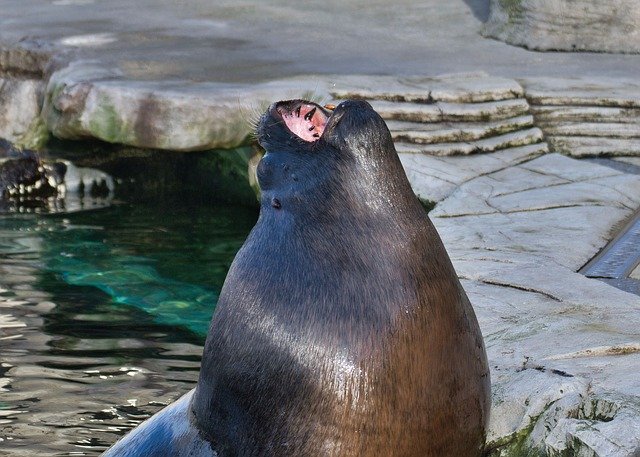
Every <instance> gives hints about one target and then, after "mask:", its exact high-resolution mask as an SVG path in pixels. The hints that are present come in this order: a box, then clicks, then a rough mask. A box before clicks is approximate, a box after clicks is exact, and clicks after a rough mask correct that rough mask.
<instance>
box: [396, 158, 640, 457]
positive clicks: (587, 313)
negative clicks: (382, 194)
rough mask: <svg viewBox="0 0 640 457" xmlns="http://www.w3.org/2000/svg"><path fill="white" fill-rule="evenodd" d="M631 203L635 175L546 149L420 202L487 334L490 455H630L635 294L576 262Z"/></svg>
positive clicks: (639, 442) (637, 427) (634, 418)
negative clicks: (586, 272) (426, 205)
mask: <svg viewBox="0 0 640 457" xmlns="http://www.w3.org/2000/svg"><path fill="white" fill-rule="evenodd" d="M493 155H495V153H494V154H489V155H488V157H491V156H493ZM475 157H479V156H473V158H475ZM471 158H472V157H459V158H457V159H458V160H459V161H461V162H462V161H467V160H470V159H471ZM433 159H436V158H433ZM447 159H448V160H451V159H453V158H447ZM437 160H442V159H441V158H437ZM403 163H404V162H403ZM405 166H407V165H405ZM408 168H409V170H411V169H412V168H413V167H412V166H411V165H410V166H409V167H408ZM433 173H434V174H438V173H437V172H433ZM449 175H450V176H454V173H453V172H450V174H449ZM639 205H640V176H638V175H633V174H628V173H623V172H621V171H619V170H615V169H613V168H609V167H603V166H599V165H596V164H594V163H590V162H583V161H578V160H575V159H571V158H568V157H565V156H562V155H559V154H547V155H543V156H541V157H538V158H536V159H533V160H530V161H528V162H523V163H520V164H518V165H512V166H505V167H503V168H502V169H499V170H497V171H495V172H489V173H484V174H482V175H481V176H477V177H475V178H472V179H470V180H468V181H467V182H464V183H462V184H461V185H460V186H459V187H458V188H457V190H455V191H454V192H453V193H452V194H451V195H449V196H448V197H447V198H445V199H444V200H443V201H441V202H440V203H439V204H438V205H436V207H435V209H434V210H432V211H431V213H430V215H431V217H432V220H433V222H434V224H435V226H436V228H437V229H438V231H439V233H440V235H441V236H442V239H443V241H444V243H445V246H446V247H447V249H448V251H449V253H450V255H451V258H452V261H453V263H454V266H455V267H456V271H457V272H458V275H459V276H460V277H461V278H462V279H463V286H464V288H465V290H466V292H467V294H468V295H469V298H470V300H471V302H472V304H473V305H474V309H475V311H476V313H477V315H478V319H479V322H480V325H481V328H482V330H483V335H484V337H485V342H486V345H487V352H488V355H489V361H490V364H491V370H492V388H493V409H492V418H491V424H490V428H489V447H490V449H491V453H490V455H492V456H511V455H538V454H539V455H590V456H598V457H605V456H609V455H617V456H618V455H619V456H625V457H631V456H634V455H637V454H636V452H637V450H638V449H640V415H639V414H638V411H640V400H638V398H639V397H640V384H638V380H637V371H638V369H639V368H640V350H638V347H640V346H638V344H639V342H640V332H639V330H638V329H640V317H638V316H640V313H639V311H640V297H638V296H636V295H632V294H629V293H626V292H623V291H621V290H618V289H615V288H613V287H610V286H608V285H607V284H605V283H603V282H601V281H599V280H596V279H590V278H587V277H585V276H583V275H581V274H579V273H576V271H577V270H578V269H580V268H581V267H582V266H583V265H584V264H585V263H586V262H587V261H588V260H589V259H591V258H592V257H593V256H594V255H595V254H596V253H597V252H598V251H599V250H600V249H601V248H602V247H603V246H604V245H605V244H606V243H607V242H608V240H609V239H610V238H611V236H612V230H613V229H612V228H613V227H616V226H619V225H620V224H621V223H622V222H623V221H625V220H626V219H627V218H628V217H629V216H630V215H631V214H632V213H633V212H634V211H635V209H636V208H637V207H638V206H639Z"/></svg>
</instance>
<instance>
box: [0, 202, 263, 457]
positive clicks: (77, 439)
mask: <svg viewBox="0 0 640 457" xmlns="http://www.w3.org/2000/svg"><path fill="white" fill-rule="evenodd" d="M256 219H257V210H255V209H253V208H243V207H235V208H233V207H227V206H207V205H196V206H191V207H185V206H184V205H174V204H170V203H166V202H158V203H155V204H145V205H142V204H137V205H117V206H114V207H111V208H106V209H101V210H97V211H88V212H82V213H75V214H66V215H49V216H34V215H29V216H22V215H4V216H0V454H1V455H5V454H6V455H10V456H19V455H52V454H55V455H83V454H84V455H96V454H98V453H100V452H101V451H102V450H104V449H105V448H106V446H108V445H109V444H111V443H112V442H114V441H115V440H116V439H117V437H118V436H120V435H122V434H123V433H124V432H125V431H126V430H128V429H129V428H131V427H133V426H135V425H136V424H138V423H139V422H140V421H142V420H143V419H144V418H146V417H148V416H149V415H151V414H153V413H154V412H156V411H157V410H158V409H159V408H160V407H162V406H163V405H165V404H167V403H169V402H171V401H173V400H175V399H176V398H177V397H178V396H179V395H181V394H182V393H184V392H186V391H188V390H189V389H191V388H192V387H193V386H194V383H195V381H196V380H197V375H198V370H199V365H200V355H201V346H202V344H203V342H204V337H205V336H206V332H207V327H208V323H209V320H210V318H211V314H212V312H213V310H214V308H215V304H216V301H217V297H218V294H219V291H220V288H221V286H222V283H223V281H224V277H225V275H226V273H227V270H228V268H229V266H230V264H231V261H232V260H233V257H234V255H235V253H236V251H237V250H238V249H239V248H240V246H241V245H242V243H243V241H244V239H245V238H246V236H247V235H248V233H249V231H250V230H251V227H252V226H253V225H254V224H255V221H256Z"/></svg>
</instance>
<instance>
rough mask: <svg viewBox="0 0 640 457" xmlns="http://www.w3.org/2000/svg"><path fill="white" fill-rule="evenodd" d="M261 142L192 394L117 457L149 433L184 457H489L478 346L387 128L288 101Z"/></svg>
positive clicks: (273, 112)
mask: <svg viewBox="0 0 640 457" xmlns="http://www.w3.org/2000/svg"><path fill="white" fill-rule="evenodd" d="M256 133H257V138H258V141H259V142H260V144H261V145H262V146H263V147H264V148H265V150H266V154H265V156H264V157H263V158H262V160H261V161H260V163H259V165H258V169H257V174H258V181H259V184H260V187H261V190H262V195H261V210H260V216H259V219H258V221H257V223H256V226H255V227H254V228H253V230H252V231H251V233H250V234H249V236H248V238H247V240H246V242H245V243H244V245H243V246H242V248H241V249H240V251H239V252H238V254H237V255H236V258H235V259H234V261H233V264H232V265H231V268H230V270H229V273H228V275H227V278H226V281H225V284H224V286H223V288H222V291H221V294H220V298H219V302H218V305H217V308H216V311H215V313H214V316H213V318H212V321H211V326H210V329H209V333H208V336H207V340H206V343H205V347H204V352H203V358H202V368H201V372H200V377H199V380H198V383H197V386H196V388H195V391H192V392H190V393H189V394H188V396H187V397H186V398H184V399H183V400H181V402H182V403H181V404H182V405H184V406H182V407H181V408H182V412H180V413H179V414H178V413H176V407H173V410H171V408H172V407H169V409H170V411H169V413H165V412H164V411H166V410H164V411H163V412H161V413H159V416H160V418H158V417H157V416H154V417H153V418H152V419H151V420H150V421H154V420H155V423H156V424H160V425H153V423H152V424H151V426H147V427H146V428H147V431H146V432H145V431H144V430H141V432H140V433H136V432H134V433H133V434H132V435H133V437H134V438H133V439H132V438H125V441H124V444H123V445H122V444H121V445H120V448H119V449H121V450H122V449H126V448H129V450H130V451H131V452H133V451H134V450H135V449H143V448H144V446H145V445H144V444H143V443H144V441H145V438H144V436H146V437H151V441H152V442H153V443H155V445H156V447H157V448H164V449H172V450H174V449H182V450H184V455H217V456H220V457H227V456H229V457H230V456H278V457H286V456H321V455H322V456H325V455H328V456H334V455H335V456H374V455H376V456H377V455H389V456H407V457H409V456H420V457H425V456H465V457H471V456H480V455H481V454H482V452H483V447H484V440H485V431H486V427H487V422H488V418H489V407H490V400H489V393H490V381H489V369H488V365H487V358H486V353H485V349H484V344H483V340H482V335H481V333H480V329H479V326H478V322H477V320H476V317H475V314H474V312H473V309H472V307H471V305H470V303H469V300H468V298H467V296H466V295H465V292H464V290H463V289H462V286H461V285H460V282H459V280H458V278H457V276H456V274H455V271H454V269H453V266H452V264H451V261H450V259H449V257H448V255H447V253H446V251H445V248H444V246H443V244H442V241H441V240H440V237H439V236H438V234H437V232H436V230H435V228H434V227H433V225H432V224H431V222H430V220H429V218H428V216H427V214H426V212H425V210H424V209H423V207H422V205H421V204H420V202H419V201H418V199H417V198H416V197H415V195H414V194H413V192H412V190H411V187H410V185H409V183H408V180H407V178H406V175H405V173H404V170H403V169H402V166H401V163H400V160H399V159H398V155H397V154H396V152H395V149H394V146H393V142H392V139H391V135H390V133H389V130H388V129H387V127H386V125H385V123H384V121H383V120H382V118H381V117H380V116H379V115H378V114H377V113H376V112H375V111H374V110H373V109H372V108H371V106H370V105H369V104H368V103H367V102H365V101H345V102H343V103H341V104H340V105H338V106H337V107H336V108H335V110H333V112H329V111H328V110H325V109H324V108H323V107H321V106H319V105H317V104H315V103H312V102H308V101H304V100H291V101H284V102H279V103H276V104H274V105H272V106H271V107H270V108H269V109H268V111H267V112H266V113H265V114H264V115H263V116H262V117H261V119H260V121H259V122H258V125H257V129H256ZM178 415H179V417H181V419H180V421H178V422H181V424H180V425H179V427H182V428H181V431H179V432H176V433H174V432H171V431H167V430H168V429H170V428H171V427H170V424H172V423H175V422H176V421H175V420H173V419H171V418H175V417H178ZM143 425H144V424H143ZM176 427H178V426H177V425H176ZM159 430H163V431H161V432H158V431H159ZM132 435H129V437H131V436H132ZM136 436H137V437H138V438H136ZM181 437H182V438H183V439H182V441H180V438H181ZM148 440H149V438H147V441H148ZM121 443H122V442H121ZM180 443H182V446H183V447H180V446H181V445H180ZM203 443H208V444H209V446H208V447H207V446H206V445H204V444H203ZM185 446H186V449H185ZM187 451H192V452H191V454H189V453H188V452H187ZM131 452H130V453H128V454H126V453H124V451H122V453H107V455H109V456H112V455H142V454H137V453H131ZM206 453H209V454H206ZM145 455H152V454H151V453H147V454H145ZM153 455H155V454H153ZM158 455H169V454H158ZM176 455H178V454H176ZM180 455H182V454H180Z"/></svg>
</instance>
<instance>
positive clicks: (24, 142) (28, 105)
mask: <svg viewBox="0 0 640 457" xmlns="http://www.w3.org/2000/svg"><path fill="white" fill-rule="evenodd" d="M43 89H44V87H43V84H42V82H41V81H40V80H39V79H18V78H14V77H1V76H0V138H4V139H6V140H8V141H10V142H12V143H14V144H17V145H19V146H22V147H28V148H36V147H38V146H41V143H42V141H43V140H44V139H45V138H46V136H47V134H46V129H45V128H44V125H43V123H42V120H41V118H40V107H41V106H42V96H43Z"/></svg>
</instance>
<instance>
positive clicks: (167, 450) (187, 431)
mask: <svg viewBox="0 0 640 457" xmlns="http://www.w3.org/2000/svg"><path fill="white" fill-rule="evenodd" d="M192 397H193V390H192V391H190V392H188V393H186V394H185V395H183V396H182V397H181V398H180V399H178V400H177V401H175V402H174V403H172V404H170V405H169V406H167V407H166V408H164V409H163V410H162V411H160V412H159V413H157V414H155V415H153V416H152V417H151V418H149V419H147V420H146V421H145V422H143V423H142V424H140V426H138V427H136V428H135V429H134V430H133V431H132V432H130V433H129V434H128V435H126V436H125V437H124V438H123V439H122V440H120V441H118V442H117V443H116V444H115V445H114V446H113V447H111V448H109V449H108V450H107V451H106V452H105V453H104V454H103V457H165V456H175V457H181V456H193V457H217V453H216V452H215V451H214V450H213V449H212V448H211V443H209V442H208V441H205V440H204V439H202V437H201V436H200V433H199V432H198V429H197V428H196V427H195V425H194V424H193V416H192V414H191V407H190V405H191V398H192Z"/></svg>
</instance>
